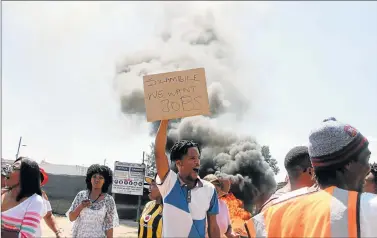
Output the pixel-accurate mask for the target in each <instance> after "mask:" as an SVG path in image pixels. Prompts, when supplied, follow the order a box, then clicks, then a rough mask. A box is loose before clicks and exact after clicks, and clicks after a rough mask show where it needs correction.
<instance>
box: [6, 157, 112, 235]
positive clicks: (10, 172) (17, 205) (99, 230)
mask: <svg viewBox="0 0 377 238" xmlns="http://www.w3.org/2000/svg"><path fill="white" fill-rule="evenodd" d="M47 182H48V174H47V173H46V172H45V171H44V170H43V169H42V168H39V166H38V164H37V163H36V162H35V161H33V160H31V159H29V158H25V157H20V158H18V159H17V160H16V161H15V162H14V163H13V164H12V165H5V166H3V167H2V170H1V188H2V190H1V236H2V237H5V238H13V237H14V238H16V237H21V238H23V237H41V236H42V230H41V221H42V219H43V220H44V221H45V222H46V225H47V226H48V227H49V228H50V229H51V230H52V231H53V232H54V234H55V235H56V237H57V238H59V237H67V235H68V234H67V233H66V234H63V232H64V231H63V230H62V229H59V228H58V224H57V222H56V219H55V217H54V215H53V214H52V208H51V204H50V202H49V201H48V196H47V194H46V192H45V191H43V190H42V188H43V186H44V185H45V184H46V183H47ZM85 182H86V189H85V190H83V191H80V192H79V193H78V194H77V195H76V197H75V199H74V200H73V202H72V205H71V207H70V208H69V210H68V211H67V214H66V215H67V217H68V219H69V220H70V221H71V222H72V223H73V224H72V236H73V237H88V238H89V237H113V229H114V227H117V226H118V225H119V218H118V212H117V209H116V205H115V201H114V199H113V197H112V196H111V195H109V194H108V193H107V192H108V189H109V187H110V185H111V183H112V171H111V169H110V168H109V167H107V166H104V165H98V164H94V165H92V166H90V167H89V168H88V171H87V174H86V178H85Z"/></svg>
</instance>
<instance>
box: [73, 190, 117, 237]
mask: <svg viewBox="0 0 377 238" xmlns="http://www.w3.org/2000/svg"><path fill="white" fill-rule="evenodd" d="M88 198H89V191H88V190H84V191H81V192H79V193H78V194H77V195H76V197H75V200H74V201H73V203H72V205H71V207H70V208H69V210H68V211H67V213H66V215H67V217H68V216H69V213H70V212H72V211H74V210H75V209H76V208H77V207H78V206H79V205H80V204H81V202H82V201H84V200H86V199H88ZM116 226H119V218H118V212H117V209H116V205H115V201H114V198H113V197H112V196H110V195H109V194H105V198H104V199H103V200H101V201H96V202H95V203H92V205H90V206H89V207H87V208H84V209H83V210H82V211H81V212H80V215H79V216H78V217H77V218H76V220H75V221H74V222H73V227H72V236H73V237H80V238H82V237H90V238H94V237H106V231H107V230H109V229H112V228H114V227H116Z"/></svg>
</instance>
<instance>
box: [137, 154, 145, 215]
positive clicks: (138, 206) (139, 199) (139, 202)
mask: <svg viewBox="0 0 377 238" xmlns="http://www.w3.org/2000/svg"><path fill="white" fill-rule="evenodd" d="M144 156H145V152H144V151H143V164H144ZM144 168H145V167H144ZM144 176H145V171H144ZM143 182H144V181H143ZM143 187H144V185H143ZM143 189H144V188H143ZM142 197H143V195H139V197H138V201H137V211H136V221H137V222H138V221H139V219H140V208H141V199H142Z"/></svg>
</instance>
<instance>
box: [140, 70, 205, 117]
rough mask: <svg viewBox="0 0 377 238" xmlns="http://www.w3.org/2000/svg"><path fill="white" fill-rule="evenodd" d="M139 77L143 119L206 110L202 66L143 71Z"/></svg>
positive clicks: (202, 113)
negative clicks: (166, 71)
mask: <svg viewBox="0 0 377 238" xmlns="http://www.w3.org/2000/svg"><path fill="white" fill-rule="evenodd" d="M143 80H144V99H145V108H146V111H147V121H149V122H153V121H157V120H166V119H176V118H182V117H188V116H196V115H209V114H210V109H209V101H208V92H207V83H206V77H205V71H204V68H199V69H190V70H184V71H176V72H170V73H162V74H153V75H146V76H144V77H143Z"/></svg>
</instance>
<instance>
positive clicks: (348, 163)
mask: <svg viewBox="0 0 377 238" xmlns="http://www.w3.org/2000/svg"><path fill="white" fill-rule="evenodd" d="M167 128H168V121H167V120H164V121H161V123H160V126H159V129H158V132H157V135H156V140H155V158H156V168H157V171H156V175H155V176H154V177H146V179H145V181H146V183H147V184H148V185H149V198H150V200H151V201H150V202H148V203H147V204H146V205H145V206H144V209H143V211H142V213H141V216H140V220H139V227H138V237H140V238H147V237H148V238H149V237H216V238H217V237H227V238H235V237H249V238H252V237H266V238H267V237H271V238H272V237H375V236H376V235H377V164H373V165H371V164H370V162H369V160H370V157H371V152H370V150H369V148H368V140H367V138H365V137H364V136H363V135H362V134H361V133H360V132H359V131H358V130H357V129H355V128H354V127H352V126H350V125H348V124H344V123H341V122H339V121H337V120H336V119H335V118H329V119H326V120H324V121H323V122H322V123H321V124H320V125H319V126H318V127H317V128H315V129H314V130H312V132H311V133H310V135H309V138H308V146H297V147H294V148H293V149H291V150H290V151H289V152H288V153H287V155H286V157H285V162H284V166H285V169H286V171H287V174H288V175H287V184H286V185H285V186H284V187H283V188H281V189H279V190H277V191H276V192H275V193H274V194H273V195H272V196H270V197H269V198H268V199H267V200H266V201H265V202H264V204H263V205H262V206H261V207H260V208H259V210H258V212H257V214H254V216H253V217H251V218H250V219H249V220H247V221H245V224H244V226H243V227H242V229H237V230H235V229H234V228H233V227H232V225H233V224H232V222H231V219H230V215H229V209H228V207H227V204H226V203H225V202H224V201H223V200H222V199H221V198H222V197H224V196H227V194H228V193H229V191H230V188H231V181H230V179H229V178H227V177H219V176H216V175H215V174H209V175H207V176H206V177H204V178H200V177H199V169H200V154H201V150H200V147H199V145H198V144H197V143H195V142H194V141H188V140H181V141H178V142H176V143H175V144H174V145H173V147H172V149H171V151H170V155H169V156H170V159H169V158H168V155H167V154H166V152H165V151H166V143H167ZM172 164H173V165H174V166H172ZM173 167H174V169H171V168H173ZM1 175H2V181H1V182H2V183H1V187H2V198H1V201H2V204H1V215H2V216H1V235H2V236H3V237H40V236H41V224H40V222H41V220H42V218H43V219H44V220H45V222H46V224H47V225H48V227H49V228H50V229H51V230H52V231H53V232H54V233H55V234H56V237H61V236H62V230H61V229H59V228H58V225H57V224H56V221H55V218H54V216H53V214H52V212H51V204H50V202H49V201H48V197H47V195H46V193H45V192H44V191H43V190H42V188H43V185H45V184H46V183H47V181H48V175H47V173H45V171H44V170H43V169H41V168H39V166H38V164H37V163H36V162H34V161H32V160H30V159H28V158H24V157H21V158H18V159H17V160H16V161H15V162H14V163H13V164H12V165H10V166H4V167H3V168H2V173H1ZM85 182H86V189H85V190H83V191H80V192H79V193H78V194H77V195H76V197H75V198H74V200H73V202H72V205H71V207H70V208H69V210H68V211H67V213H66V216H67V217H68V219H69V220H70V221H71V222H73V228H72V236H73V237H113V232H114V228H115V227H117V226H118V225H119V218H118V213H117V209H116V204H115V201H114V199H113V197H112V196H111V195H109V194H108V190H109V187H110V185H111V183H112V171H111V169H110V168H109V167H107V166H104V165H98V164H95V165H92V166H90V167H89V168H88V171H87V175H86V178H85Z"/></svg>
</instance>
